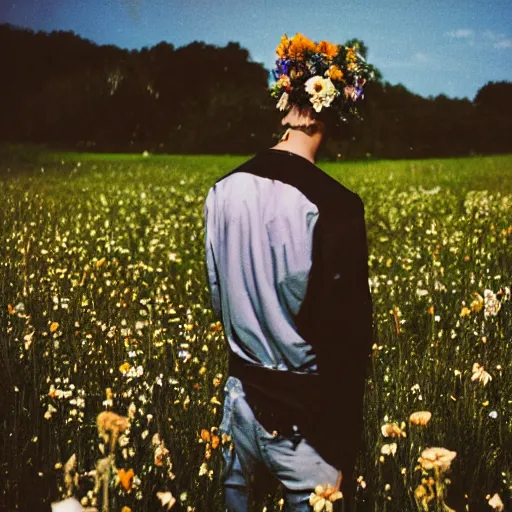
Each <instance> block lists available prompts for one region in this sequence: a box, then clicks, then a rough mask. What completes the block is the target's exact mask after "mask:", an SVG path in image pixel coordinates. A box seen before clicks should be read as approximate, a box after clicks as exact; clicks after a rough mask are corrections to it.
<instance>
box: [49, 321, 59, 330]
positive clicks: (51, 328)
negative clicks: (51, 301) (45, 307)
mask: <svg viewBox="0 0 512 512" xmlns="http://www.w3.org/2000/svg"><path fill="white" fill-rule="evenodd" d="M58 328H59V322H52V323H51V325H50V332H55V331H56V330H57V329H58Z"/></svg>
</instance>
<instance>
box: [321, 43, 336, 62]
mask: <svg viewBox="0 0 512 512" xmlns="http://www.w3.org/2000/svg"><path fill="white" fill-rule="evenodd" d="M338 51H339V50H338V45H336V44H333V43H329V42H328V41H320V42H319V43H318V44H317V46H316V52H317V53H321V54H323V55H325V56H326V57H329V58H330V59H333V58H334V57H336V55H338Z"/></svg>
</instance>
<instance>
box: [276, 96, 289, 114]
mask: <svg viewBox="0 0 512 512" xmlns="http://www.w3.org/2000/svg"><path fill="white" fill-rule="evenodd" d="M287 106H288V93H287V92H283V94H282V95H281V97H280V98H279V101H278V102H277V105H276V108H278V109H279V110H284V109H285V108H286V107H287Z"/></svg>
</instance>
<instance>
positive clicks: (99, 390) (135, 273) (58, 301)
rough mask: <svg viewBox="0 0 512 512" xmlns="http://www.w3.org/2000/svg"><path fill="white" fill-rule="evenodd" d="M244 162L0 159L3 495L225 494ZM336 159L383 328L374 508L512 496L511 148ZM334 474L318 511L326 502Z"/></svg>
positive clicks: (487, 504)
mask: <svg viewBox="0 0 512 512" xmlns="http://www.w3.org/2000/svg"><path fill="white" fill-rule="evenodd" d="M243 160H244V158H242V157H207V156H174V157H170V156H169V157H157V156H149V157H146V158H142V157H129V156H126V157H124V158H121V157H115V156H108V155H107V156H105V155H78V154H76V155H72V154H61V155H48V157H47V160H46V161H44V162H39V163H38V164H37V165H36V164H29V163H27V162H24V163H23V165H19V166H17V165H14V166H13V167H12V168H9V166H8V165H5V166H4V167H3V168H2V169H1V174H0V180H1V184H2V186H1V189H0V226H1V227H0V255H1V257H0V326H1V331H0V333H1V334H0V373H1V375H2V386H3V388H4V390H3V392H2V393H1V395H0V396H1V398H0V411H1V412H0V481H1V482H2V484H1V485H0V510H8V511H15V510H20V511H28V510H49V509H50V503H51V502H54V501H58V500H61V499H63V498H65V497H67V496H72V495H73V496H75V497H76V498H77V499H78V500H79V501H81V502H82V505H83V506H84V508H86V509H87V508H89V509H90V510H93V509H97V510H109V511H113V512H129V511H134V512H135V511H137V512H138V511H153V510H155V511H156V510H170V509H172V510H173V511H174V510H184V511H196V512H200V511H205V512H211V511H213V512H217V511H219V512H220V511H222V510H223V506H222V503H223V501H222V488H221V485H220V477H221V467H222V456H221V449H222V448H223V447H226V444H227V443H229V442H230V440H229V439H228V438H226V437H225V436H224V437H222V436H220V435H219V432H218V429H217V427H218V426H219V423H220V420H221V415H222V406H221V404H222V399H223V391H222V390H223V383H224V381H225V379H226V366H227V357H226V347H225V341H224V338H223V331H222V326H221V324H220V323H219V322H217V321H216V319H215V318H214V317H213V313H212V311H211V308H210V306H211V304H210V297H209V293H208V287H207V282H206V273H205V267H204V250H203V234H204V232H203V203H204V199H205V196H206V193H207V190H208V188H209V187H210V186H211V185H212V184H213V182H214V181H215V179H217V178H218V177H220V176H222V175H223V174H225V173H227V172H228V171H230V170H231V169H232V168H234V167H235V166H236V165H237V164H238V163H241V162H242V161H243ZM320 166H321V167H322V168H323V169H324V170H325V171H326V172H328V173H329V174H331V175H332V176H334V177H336V179H338V180H339V181H341V182H342V183H343V184H345V185H346V186H348V187H349V188H351V189H352V190H354V191H356V192H357V193H358V194H359V195H360V196H361V197H362V199H363V201H364V203H365V211H366V223H367V230H368V241H369V249H370V259H369V263H370V274H371V290H372V296H373V302H374V311H375V320H376V322H377V326H378V336H377V339H376V340H375V345H374V347H373V352H372V354H371V362H370V364H369V375H368V386H367V391H366V403H365V430H364V432H362V435H363V436H364V450H363V451H362V453H361V455H360V459H359V464H358V468H357V474H356V475H354V477H356V478H357V479H358V482H359V485H358V491H357V492H358V504H359V505H358V510H361V511H362V510H371V511H375V512H385V511H389V512H391V511H397V512H404V511H405V512H408V511H425V512H426V511H434V510H435V511H441V510H445V511H449V510H457V512H459V511H461V512H462V511H463V510H469V511H477V510H478V511H479V510H488V511H492V510H493V509H494V510H507V507H510V506H512V501H511V494H512V418H511V414H510V413H511V410H512V374H511V361H512V305H511V297H510V286H511V282H512V279H511V277H512V251H511V249H510V248H511V239H512V157H510V156H501V157H488V158H471V159H458V160H455V159H454V160H429V161H401V162H360V163H348V162H346V163H338V164H334V163H332V164H320ZM339 336H340V342H342V341H343V333H342V332H340V333H339ZM339 364H340V371H342V369H343V366H344V365H347V364H350V361H349V360H348V361H340V362H339ZM340 414H342V411H340ZM319 421H320V420H319ZM320 483H322V482H319V484H320ZM322 491H323V490H322V489H319V490H318V493H317V497H315V498H313V499H312V501H313V502H314V503H315V510H329V508H330V505H329V504H328V503H327V502H328V501H329V500H324V499H323V498H322V497H321V495H322ZM324 494H325V493H324ZM279 497H280V496H279V493H278V494H276V496H269V497H268V500H267V503H265V505H266V507H267V510H268V511H269V512H270V511H271V510H279V508H280V505H279V503H278V499H279ZM45 507H46V508H45ZM261 508H263V504H262V507H261Z"/></svg>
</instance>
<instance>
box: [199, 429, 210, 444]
mask: <svg viewBox="0 0 512 512" xmlns="http://www.w3.org/2000/svg"><path fill="white" fill-rule="evenodd" d="M201 439H202V440H203V441H205V442H207V443H208V442H209V441H210V432H208V430H206V429H205V428H203V429H202V430H201Z"/></svg>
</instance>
